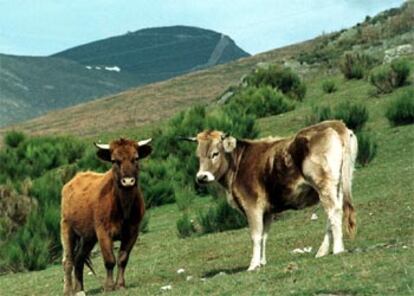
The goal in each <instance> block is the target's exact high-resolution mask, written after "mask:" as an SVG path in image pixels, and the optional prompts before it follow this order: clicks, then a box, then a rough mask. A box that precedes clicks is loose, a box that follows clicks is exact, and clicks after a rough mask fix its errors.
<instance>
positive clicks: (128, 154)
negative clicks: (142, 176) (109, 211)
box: [95, 138, 152, 188]
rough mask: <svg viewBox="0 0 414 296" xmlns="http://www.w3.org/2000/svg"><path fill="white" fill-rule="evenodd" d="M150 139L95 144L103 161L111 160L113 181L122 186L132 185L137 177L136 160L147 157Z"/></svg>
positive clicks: (149, 149)
mask: <svg viewBox="0 0 414 296" xmlns="http://www.w3.org/2000/svg"><path fill="white" fill-rule="evenodd" d="M150 142H151V139H147V140H143V141H139V142H136V141H131V140H126V139H122V138H121V139H119V140H116V141H112V142H111V143H110V144H97V143H95V146H96V147H97V148H98V152H97V155H98V157H99V158H100V159H102V160H104V161H110V162H112V170H113V173H114V178H115V182H116V183H117V184H118V185H119V186H121V187H123V188H127V187H133V186H134V185H135V184H136V182H137V178H138V172H139V165H138V160H140V159H142V158H145V157H147V156H148V155H149V154H150V153H151V151H152V148H151V146H150V145H149V143H150Z"/></svg>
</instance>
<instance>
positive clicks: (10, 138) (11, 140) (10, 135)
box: [4, 131, 26, 148]
mask: <svg viewBox="0 0 414 296" xmlns="http://www.w3.org/2000/svg"><path fill="white" fill-rule="evenodd" d="M25 139H26V136H25V134H23V133H22V132H18V131H9V132H7V133H6V135H5V136H4V143H5V144H6V146H8V147H10V148H16V147H17V146H19V144H20V143H22V142H23V141H24V140H25Z"/></svg>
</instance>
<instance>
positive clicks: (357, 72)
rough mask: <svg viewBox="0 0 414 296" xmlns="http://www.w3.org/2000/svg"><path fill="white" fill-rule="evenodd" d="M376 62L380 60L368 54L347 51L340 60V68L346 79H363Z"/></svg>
mask: <svg viewBox="0 0 414 296" xmlns="http://www.w3.org/2000/svg"><path fill="white" fill-rule="evenodd" d="M375 64H378V61H377V60H376V59H374V58H373V57H371V56H369V55H367V54H360V53H355V52H347V53H345V54H344V56H343V57H342V59H341V61H340V69H341V72H342V73H343V74H344V76H345V78H346V79H362V78H363V77H364V75H365V72H366V71H367V70H369V69H370V68H372V67H373V66H374V65H375Z"/></svg>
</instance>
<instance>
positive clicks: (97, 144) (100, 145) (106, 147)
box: [94, 143, 109, 150]
mask: <svg viewBox="0 0 414 296" xmlns="http://www.w3.org/2000/svg"><path fill="white" fill-rule="evenodd" d="M94 144H95V146H96V147H97V148H99V149H102V150H109V144H99V143H94Z"/></svg>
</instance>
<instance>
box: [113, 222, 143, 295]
mask: <svg viewBox="0 0 414 296" xmlns="http://www.w3.org/2000/svg"><path fill="white" fill-rule="evenodd" d="M138 232H139V229H138V227H134V229H132V230H131V231H130V232H129V233H128V234H127V235H125V236H124V237H122V239H121V247H120V249H119V254H118V273H117V276H116V287H117V288H125V278H124V273H125V268H126V265H127V264H128V259H129V254H130V253H131V250H132V248H133V246H134V244H135V242H136V240H137V237H138Z"/></svg>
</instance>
